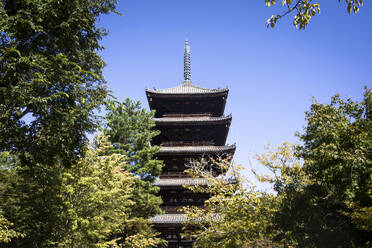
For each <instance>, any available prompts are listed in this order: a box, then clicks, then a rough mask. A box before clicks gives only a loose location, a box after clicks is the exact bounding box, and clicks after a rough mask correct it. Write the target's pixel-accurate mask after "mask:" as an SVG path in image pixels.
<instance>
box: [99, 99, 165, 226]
mask: <svg viewBox="0 0 372 248" xmlns="http://www.w3.org/2000/svg"><path fill="white" fill-rule="evenodd" d="M153 117H154V112H153V111H151V112H147V111H146V110H145V109H144V108H142V107H141V104H140V102H133V101H131V100H129V99H126V100H125V101H124V102H117V101H116V100H110V101H107V113H106V118H105V120H106V125H105V127H104V129H103V132H104V134H105V135H107V136H108V139H109V141H110V142H111V143H112V144H113V149H112V151H111V152H118V153H123V154H126V157H125V159H126V164H125V167H124V168H125V170H127V171H129V172H131V173H132V174H133V175H135V176H136V179H135V187H134V192H133V197H132V198H131V200H132V201H133V202H135V204H134V205H133V207H132V211H133V214H134V215H135V216H136V221H135V222H134V223H133V226H132V228H129V229H128V230H127V232H133V233H136V231H137V227H138V226H139V225H138V223H147V219H148V218H149V217H150V216H153V215H155V214H159V213H161V210H160V207H159V206H160V204H161V198H160V197H159V196H157V195H156V193H157V192H158V191H159V188H158V187H155V186H153V185H152V183H153V182H154V180H155V178H156V177H158V176H159V175H160V172H161V169H162V166H163V162H162V161H160V160H157V159H156V158H155V154H156V153H157V152H158V151H159V147H158V146H151V144H150V141H151V140H152V138H153V137H154V136H156V135H158V134H159V131H157V130H155V129H154V127H155V122H154V120H153Z"/></svg>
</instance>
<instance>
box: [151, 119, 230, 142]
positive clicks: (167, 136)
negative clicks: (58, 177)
mask: <svg viewBox="0 0 372 248" xmlns="http://www.w3.org/2000/svg"><path fill="white" fill-rule="evenodd" d="M231 119H232V116H231V115H228V116H220V117H212V116H210V115H182V116H178V115H171V117H163V118H154V120H155V123H156V129H157V130H159V131H160V135H158V136H156V137H155V138H154V139H153V140H152V144H153V145H160V144H162V145H164V146H188V145H193V146H195V145H217V146H222V145H224V144H225V143H226V138H227V134H228V132H229V127H230V123H231Z"/></svg>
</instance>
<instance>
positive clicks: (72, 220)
mask: <svg viewBox="0 0 372 248" xmlns="http://www.w3.org/2000/svg"><path fill="white" fill-rule="evenodd" d="M112 149H113V148H112V145H111V143H109V142H108V141H107V140H106V139H105V138H103V137H98V139H96V140H95V143H94V145H91V146H90V147H89V148H87V152H86V155H85V156H84V157H83V158H81V159H79V160H78V161H77V162H76V163H74V164H72V166H71V167H70V168H64V167H62V168H61V169H60V173H58V174H56V177H55V178H54V179H55V180H57V181H60V182H61V183H60V184H59V183H58V184H56V186H55V187H56V189H55V190H54V191H53V192H55V193H56V194H55V195H49V196H48V199H40V197H37V200H36V201H35V202H36V203H39V204H43V203H42V201H43V200H44V201H45V200H47V201H48V202H47V203H48V204H45V203H44V204H43V205H46V206H47V207H49V208H50V209H47V208H46V207H45V208H43V211H45V212H44V214H46V213H48V212H47V211H54V209H56V210H55V211H58V213H57V214H55V215H53V216H54V219H53V222H52V221H51V220H48V219H47V217H48V215H47V216H46V218H44V219H43V218H42V216H38V217H39V218H40V219H41V220H44V221H45V222H44V223H42V224H43V225H46V226H47V228H48V232H47V230H45V229H42V228H40V227H38V225H40V222H36V223H34V224H32V223H29V220H28V216H33V218H35V215H41V213H38V212H35V211H34V210H35V208H36V207H30V206H31V205H30V199H29V196H30V195H31V196H33V197H35V196H38V191H40V187H37V185H35V183H32V182H30V181H25V180H24V178H28V177H23V175H22V174H23V173H25V172H26V170H25V167H22V166H19V165H17V164H16V163H13V168H12V170H9V166H6V167H7V168H4V167H3V170H1V171H0V172H1V175H2V177H1V182H2V183H1V184H0V185H1V186H2V191H1V198H2V199H6V202H2V203H1V204H2V205H4V209H5V210H6V211H7V212H8V213H11V214H8V215H9V216H11V217H12V219H11V220H12V222H13V223H14V224H15V225H14V227H15V228H17V229H18V230H21V231H22V233H24V234H25V236H24V237H23V238H20V239H16V236H15V234H17V233H14V232H13V233H10V234H9V235H13V236H15V237H14V239H13V241H12V242H11V243H10V244H9V245H10V247H83V248H84V247H111V246H115V247H128V248H129V247H138V248H140V247H156V246H157V245H158V244H159V243H162V240H160V239H159V238H157V237H156V233H155V232H153V231H152V230H151V229H150V228H149V224H148V223H146V224H147V228H146V226H145V227H143V228H141V229H140V228H137V233H135V234H133V233H132V232H127V231H126V230H128V229H129V228H131V226H132V223H133V222H135V221H136V217H135V215H134V214H133V211H134V208H133V206H134V204H135V202H134V201H132V200H130V199H132V198H133V194H134V187H135V181H136V177H135V176H133V175H132V174H131V173H130V172H128V171H126V170H125V169H123V168H124V167H125V166H124V164H125V163H126V160H125V155H122V154H117V153H111V154H109V155H107V154H108V151H110V150H112ZM53 172H55V170H54V171H53ZM6 174H8V176H6ZM5 181H8V183H5ZM50 187H53V185H50ZM5 196H6V198H5ZM36 203H35V204H36ZM57 203H58V204H57ZM133 216H134V217H133ZM133 218H134V220H133ZM137 224H138V225H144V223H137ZM5 225H7V226H8V227H9V226H10V225H9V223H7V222H5ZM7 226H5V227H7ZM5 231H6V230H5ZM40 232H41V233H40ZM5 238H7V237H6V236H5ZM8 238H10V237H8ZM6 241H9V240H7V239H5V240H4V241H3V242H6Z"/></svg>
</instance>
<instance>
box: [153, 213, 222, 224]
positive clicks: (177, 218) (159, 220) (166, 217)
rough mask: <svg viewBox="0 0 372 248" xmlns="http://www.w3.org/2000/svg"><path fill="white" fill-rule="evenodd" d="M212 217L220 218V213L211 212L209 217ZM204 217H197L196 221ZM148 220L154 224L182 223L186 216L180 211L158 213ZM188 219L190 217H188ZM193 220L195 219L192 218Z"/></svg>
mask: <svg viewBox="0 0 372 248" xmlns="http://www.w3.org/2000/svg"><path fill="white" fill-rule="evenodd" d="M211 217H212V219H214V220H220V219H221V215H219V214H213V215H212V216H210V217H209V218H211ZM202 219H204V218H202V217H201V218H198V219H196V220H197V221H202ZM149 220H150V222H152V223H154V224H182V223H185V222H186V221H187V220H188V219H187V218H186V215H185V214H182V213H176V214H158V215H155V216H154V217H151V218H150V219H149ZM189 220H190V219H189ZM194 221H195V219H194Z"/></svg>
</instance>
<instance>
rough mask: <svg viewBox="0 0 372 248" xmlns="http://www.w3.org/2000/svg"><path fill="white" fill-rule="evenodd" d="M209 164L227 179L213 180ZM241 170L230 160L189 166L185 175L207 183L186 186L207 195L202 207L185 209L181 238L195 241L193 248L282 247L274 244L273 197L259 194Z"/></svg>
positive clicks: (201, 162)
mask: <svg viewBox="0 0 372 248" xmlns="http://www.w3.org/2000/svg"><path fill="white" fill-rule="evenodd" d="M210 162H212V163H213V165H214V166H215V168H219V169H221V170H222V171H226V170H227V169H228V168H229V167H230V170H229V172H228V173H227V174H226V175H223V176H219V177H215V175H214V173H213V171H211V170H208V169H206V168H207V167H209V165H210ZM241 169H242V168H241V167H239V166H237V167H235V166H232V165H231V159H217V160H214V159H211V160H209V159H207V160H204V159H203V160H201V161H195V162H194V163H192V165H191V166H190V168H189V169H188V170H187V173H188V174H189V175H190V176H192V177H198V178H200V177H202V178H204V179H206V181H207V184H206V185H196V186H190V185H188V186H186V188H188V189H189V190H191V191H193V192H195V193H202V194H208V195H210V198H209V199H208V200H206V201H205V203H204V206H203V207H196V206H191V207H185V208H183V211H184V212H185V214H186V217H187V223H186V226H185V227H184V230H185V233H184V234H183V235H184V237H186V238H189V239H194V240H195V244H194V245H195V247H225V248H230V247H231V248H235V247H236V248H238V247H239V248H241V247H284V243H282V242H281V241H279V242H278V241H274V239H273V237H274V236H275V230H274V229H273V225H272V219H273V214H274V213H275V209H276V205H277V200H276V197H275V196H274V195H273V194H270V193H265V192H260V191H258V190H257V189H256V188H255V187H254V186H253V185H252V184H251V183H249V182H248V181H246V180H245V179H243V178H242V176H241V175H240V170H241Z"/></svg>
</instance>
